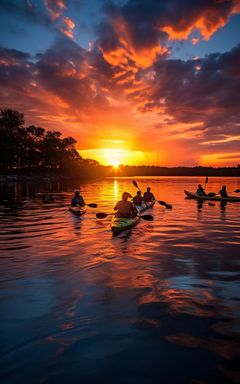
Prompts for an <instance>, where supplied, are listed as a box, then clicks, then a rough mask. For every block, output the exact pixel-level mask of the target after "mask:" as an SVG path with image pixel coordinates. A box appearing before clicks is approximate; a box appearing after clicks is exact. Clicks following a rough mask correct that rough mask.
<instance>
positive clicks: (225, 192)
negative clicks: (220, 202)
mask: <svg viewBox="0 0 240 384" xmlns="http://www.w3.org/2000/svg"><path fill="white" fill-rule="evenodd" d="M218 193H219V195H220V196H221V197H222V198H226V197H228V193H227V187H226V185H223V186H222V189H220V191H219V192H218Z"/></svg>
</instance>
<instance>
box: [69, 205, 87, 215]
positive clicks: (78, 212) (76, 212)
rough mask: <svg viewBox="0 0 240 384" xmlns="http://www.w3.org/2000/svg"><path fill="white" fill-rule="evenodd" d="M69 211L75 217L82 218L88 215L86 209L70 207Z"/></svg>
mask: <svg viewBox="0 0 240 384" xmlns="http://www.w3.org/2000/svg"><path fill="white" fill-rule="evenodd" d="M68 210H69V211H70V212H71V213H72V214H73V215H75V216H82V215H83V214H84V213H86V209H85V208H84V207H69V208H68Z"/></svg>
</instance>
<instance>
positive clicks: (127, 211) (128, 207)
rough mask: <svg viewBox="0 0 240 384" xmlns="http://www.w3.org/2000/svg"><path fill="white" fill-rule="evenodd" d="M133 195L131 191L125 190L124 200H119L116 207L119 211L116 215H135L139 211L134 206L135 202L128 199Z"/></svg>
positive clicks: (127, 216)
mask: <svg viewBox="0 0 240 384" xmlns="http://www.w3.org/2000/svg"><path fill="white" fill-rule="evenodd" d="M129 197H132V196H131V195H130V193H128V192H123V194H122V200H120V201H118V202H117V204H116V205H115V207H114V211H117V213H116V217H124V218H129V217H135V216H136V215H137V213H138V210H137V209H136V208H135V207H134V205H133V203H131V202H130V201H128V198H129Z"/></svg>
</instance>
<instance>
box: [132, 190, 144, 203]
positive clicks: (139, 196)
mask: <svg viewBox="0 0 240 384" xmlns="http://www.w3.org/2000/svg"><path fill="white" fill-rule="evenodd" d="M142 202H143V198H142V194H141V191H137V194H136V196H134V198H133V204H134V205H142Z"/></svg>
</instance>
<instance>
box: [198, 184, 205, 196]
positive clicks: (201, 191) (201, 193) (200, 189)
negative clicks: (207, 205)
mask: <svg viewBox="0 0 240 384" xmlns="http://www.w3.org/2000/svg"><path fill="white" fill-rule="evenodd" d="M196 194H197V195H198V196H206V193H205V191H204V189H203V187H202V186H201V184H198V189H197V190H196Z"/></svg>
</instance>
